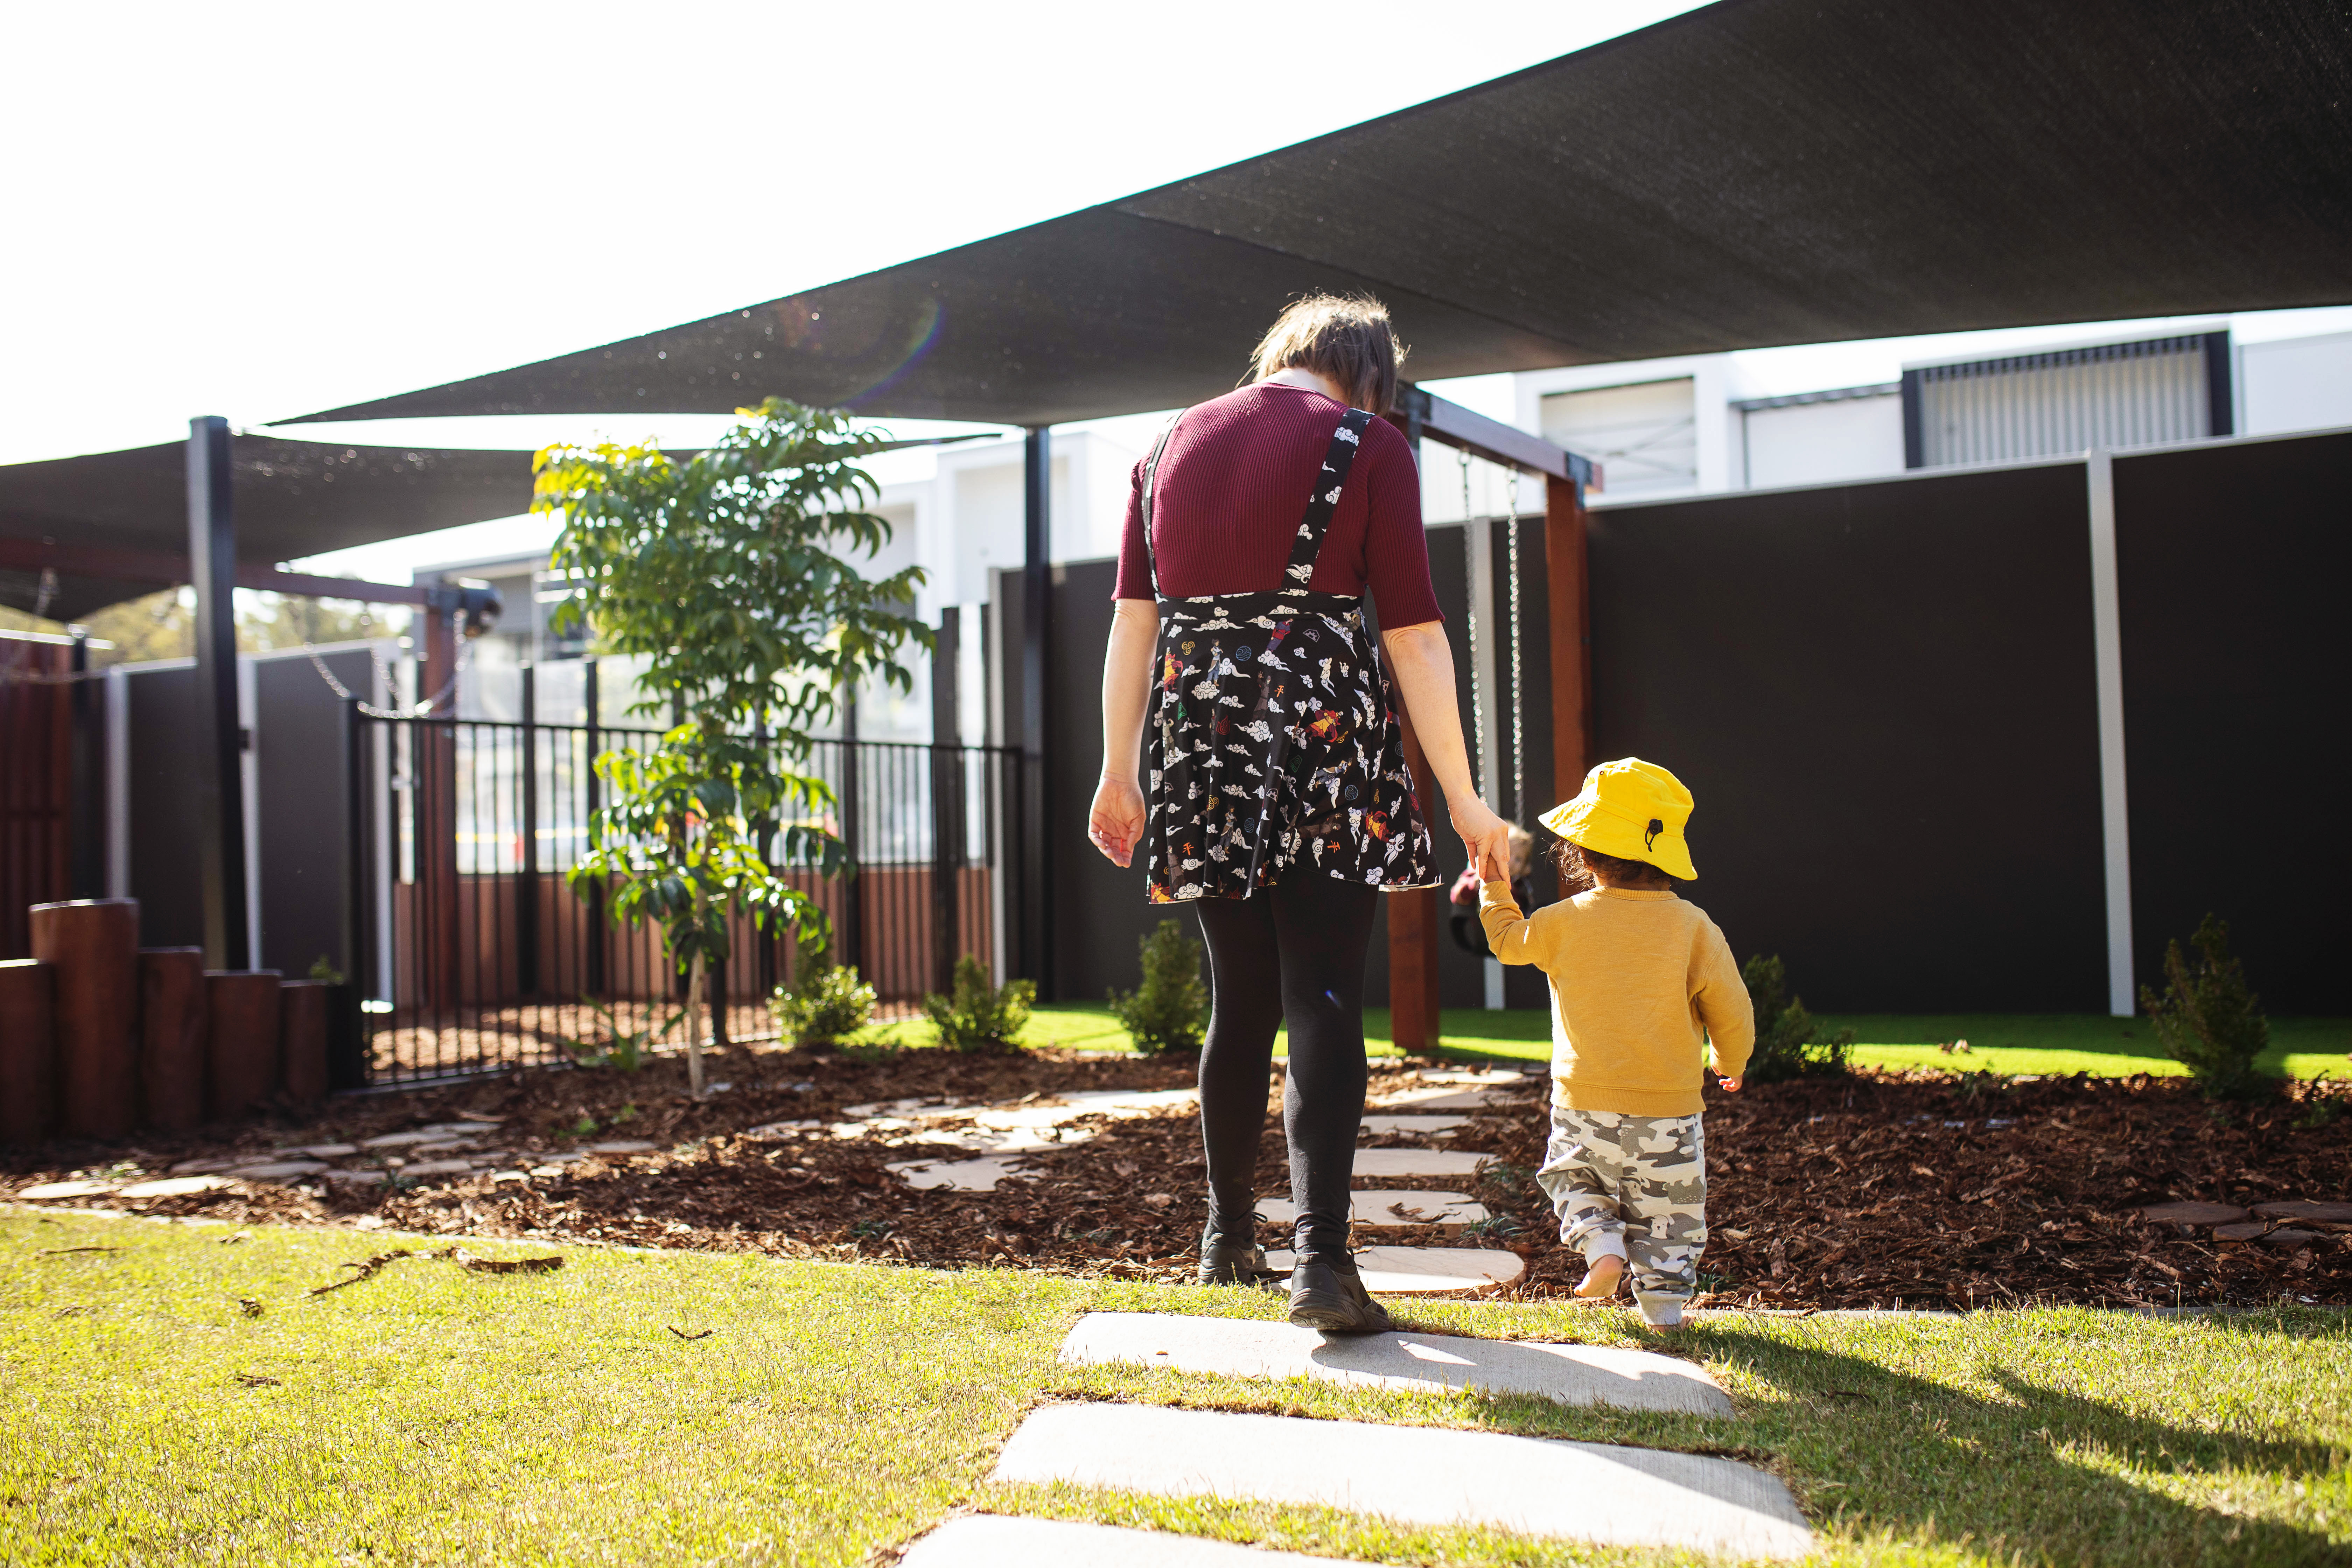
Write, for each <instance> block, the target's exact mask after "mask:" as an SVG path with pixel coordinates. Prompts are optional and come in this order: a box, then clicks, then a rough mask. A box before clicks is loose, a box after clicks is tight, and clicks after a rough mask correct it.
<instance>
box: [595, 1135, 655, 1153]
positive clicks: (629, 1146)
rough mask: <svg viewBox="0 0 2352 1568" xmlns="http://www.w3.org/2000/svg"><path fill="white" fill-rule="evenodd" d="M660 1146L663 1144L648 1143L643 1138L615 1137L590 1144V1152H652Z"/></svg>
mask: <svg viewBox="0 0 2352 1568" xmlns="http://www.w3.org/2000/svg"><path fill="white" fill-rule="evenodd" d="M659 1147H661V1145H659V1144H658V1143H648V1142H646V1141H645V1140H644V1139H642V1138H613V1139H608V1140H606V1141H605V1142H602V1143H591V1144H589V1145H588V1152H590V1153H591V1154H650V1153H652V1152H654V1151H655V1150H656V1149H657V1148H659Z"/></svg>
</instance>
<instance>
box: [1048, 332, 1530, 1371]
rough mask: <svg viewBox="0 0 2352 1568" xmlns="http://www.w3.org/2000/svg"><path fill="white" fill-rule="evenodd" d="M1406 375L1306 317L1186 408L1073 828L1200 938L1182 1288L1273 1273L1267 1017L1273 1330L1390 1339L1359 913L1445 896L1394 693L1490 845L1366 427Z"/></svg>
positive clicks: (1151, 504) (1437, 624) (1148, 486)
mask: <svg viewBox="0 0 2352 1568" xmlns="http://www.w3.org/2000/svg"><path fill="white" fill-rule="evenodd" d="M1402 357H1403V355H1402V351H1400V350H1399V349H1398V348H1397V346H1396V342H1395V339H1394V338H1393V336H1392V335H1391V332H1390V330H1389V321H1388V312H1387V311H1386V310H1385V309H1383V308H1382V307H1381V305H1380V303H1379V302H1378V301H1376V300H1369V299H1358V300H1341V299H1334V298H1331V297H1328V296H1320V297H1316V298H1312V299H1307V300H1300V301H1298V302H1297V303H1296V304H1294V305H1292V306H1291V307H1290V308H1289V309H1288V310H1285V311H1284V312H1283V313H1282V316H1281V319H1280V320H1278V321H1276V322H1275V324H1274V327H1273V329H1272V330H1271V331H1268V332H1267V333H1266V335H1265V341H1264V342H1261V343H1259V345H1258V349H1257V358H1256V367H1255V380H1254V381H1252V382H1251V383H1249V384H1245V385H1244V386H1242V387H1241V388H1239V389H1238V390H1236V391H1234V392H1232V393H1228V394H1227V395H1224V396H1223V397H1220V398H1217V399H1215V400H1214V401H1213V402H1209V403H1204V404H1202V405H1198V406H1197V407H1193V408H1190V409H1187V410H1185V411H1184V412H1183V413H1182V414H1181V415H1180V416H1178V417H1177V419H1176V420H1175V421H1174V422H1173V423H1171V426H1169V429H1168V430H1167V431H1166V432H1165V433H1163V434H1162V435H1161V436H1160V440H1159V443H1158V444H1157V445H1156V446H1155V447H1153V449H1152V452H1151V454H1150V456H1149V457H1147V458H1145V459H1144V460H1143V461H1142V462H1141V463H1139V464H1138V465H1137V466H1136V470H1135V478H1134V488H1133V493H1132V495H1131V497H1130V499H1129V506H1128V520H1127V535H1126V541H1125V543H1124V545H1123V547H1122V549H1121V551H1120V555H1119V573H1118V590H1117V599H1118V603H1117V610H1116V614H1115V616H1114V617H1113V620H1112V622H1111V634H1110V647H1109V650H1108V654H1107V656H1106V658H1105V660H1104V666H1103V771H1102V783H1101V784H1100V785H1099V787H1098V788H1097V790H1096V792H1095V801H1094V812H1093V816H1092V819H1091V821H1090V823H1089V825H1088V837H1091V838H1092V839H1093V840H1094V843H1095V845H1096V847H1097V848H1099V849H1100V850H1101V851H1102V852H1103V853H1104V854H1105V855H1107V856H1108V857H1109V858H1111V859H1112V860H1114V861H1115V862H1117V863H1118V864H1119V865H1121V866H1126V865H1129V864H1131V863H1132V862H1133V859H1134V858H1135V855H1136V853H1137V851H1138V850H1139V849H1140V850H1141V851H1142V853H1143V855H1144V858H1145V860H1146V864H1147V865H1148V866H1149V867H1150V898H1151V899H1152V900H1153V901H1154V902H1189V903H1192V905H1193V907H1194V908H1196V909H1197V910H1199V911H1200V917H1201V931H1202V935H1203V936H1204V937H1205V938H1206V939H1207V941H1208V947H1209V967H1210V977H1211V982H1212V986H1213V998H1214V1000H1213V1006H1212V1009H1211V1013H1210V1018H1209V1035H1208V1040H1207V1043H1206V1045H1205V1046H1204V1047H1203V1048H1202V1053H1201V1141H1202V1147H1203V1149H1204V1151H1205V1152H1206V1155H1207V1160H1208V1173H1209V1222H1208V1227H1207V1229H1206V1230H1205V1231H1204V1232H1203V1234H1202V1238H1201V1279H1202V1283H1204V1284H1233V1283H1247V1282H1251V1281H1254V1280H1255V1279H1259V1278H1261V1277H1264V1276H1265V1275H1267V1274H1268V1273H1269V1270H1267V1268H1266V1267H1265V1253H1264V1252H1263V1251H1261V1250H1260V1249H1259V1247H1258V1246H1257V1242H1256V1237H1255V1227H1254V1220H1255V1215H1254V1214H1253V1212H1252V1211H1253V1206H1254V1205H1255V1202H1256V1188H1255V1173H1256V1165H1257V1154H1258V1140H1259V1137H1260V1134H1261V1132H1262V1131H1263V1128H1264V1123H1265V1085H1266V1074H1267V1071H1268V1068H1269V1067H1270V1066H1271V1063H1272V1059H1273V1055H1274V1037H1275V1031H1276V1028H1277V1027H1278V1026H1280V1025H1281V1024H1282V1023H1283V1022H1284V1021H1285V1020H1287V1021H1288V1023H1289V1026H1290V1070H1289V1073H1288V1075H1287V1077H1286V1083H1285V1087H1284V1091H1283V1127H1284V1131H1286V1133H1287V1135H1288V1138H1289V1143H1290V1187H1291V1197H1292V1200H1293V1201H1294V1203H1295V1204H1296V1205H1297V1262H1296V1265H1295V1267H1294V1268H1293V1269H1292V1271H1291V1276H1290V1321H1292V1322H1294V1323H1298V1324H1302V1325H1305V1326H1308V1327H1313V1328H1318V1329H1327V1330H1337V1331H1362V1332H1370V1331H1377V1330H1381V1329H1385V1328H1387V1327H1388V1326H1389V1319H1388V1314H1387V1313H1386V1312H1385V1311H1384V1310H1381V1307H1380V1306H1379V1305H1378V1304H1377V1303H1375V1302H1374V1301H1373V1300H1371V1298H1370V1296H1369V1295H1367V1294H1366V1293H1365V1290H1364V1286H1363V1281H1362V1279H1360V1278H1359V1276H1358V1274H1357V1272H1356V1268H1355V1265H1354V1263H1353V1261H1352V1260H1351V1259H1350V1258H1349V1254H1348V1204H1349V1179H1350V1178H1351V1176H1352V1175H1353V1174H1354V1168H1355V1156H1356V1132H1357V1128H1358V1124H1359V1122H1360V1121H1361V1119H1362V1116H1363V1109H1364V1080H1365V1072H1364V1026H1363V996H1364V953H1365V950H1366V948H1367V946H1368V945H1369V943H1370V937H1371V929H1372V917H1373V913H1374V910H1375V907H1376V906H1375V900H1376V898H1377V895H1378V894H1379V892H1380V891H1381V889H1397V888H1410V887H1428V886H1431V885H1433V884H1434V883H1435V882H1436V881H1437V879H1438V878H1437V873H1436V870H1435V868H1434V865H1433V858H1432V855H1431V849H1430V842H1429V830H1428V826H1427V823H1426V821H1425V817H1424V812H1425V809H1426V806H1425V803H1423V802H1422V801H1420V800H1419V799H1417V798H1416V797H1415V795H1414V794H1413V790H1412V774H1411V773H1410V772H1409V771H1408V770H1407V769H1406V766H1405V762H1404V747H1403V742H1402V734H1401V732H1400V730H1399V726H1398V723H1397V720H1396V716H1395V705H1396V698H1397V696H1398V695H1399V694H1402V699H1403V702H1404V708H1405V710H1406V712H1407V713H1408V714H1410V715H1411V717H1412V725H1413V729H1414V731H1415V732H1416V733H1417V734H1418V736H1419V738H1420V741H1421V745H1422V750H1423V752H1424V754H1425V755H1426V756H1427V758H1428V761H1429V766H1430V771H1431V772H1432V773H1433V774H1434V775H1435V777H1436V779H1437V782H1438V784H1439V785H1440V787H1442V788H1443V789H1444V791H1445V799H1446V805H1447V809H1448V810H1449V811H1450V812H1451V814H1452V816H1453V820H1454V830H1455V831H1456V832H1457V833H1459V834H1460V835H1461V836H1462V838H1463V842H1464V844H1465V847H1467V849H1468V851H1469V856H1470V862H1471V864H1473V865H1476V864H1478V862H1479V856H1480V855H1481V853H1482V852H1491V853H1493V854H1495V855H1496V857H1497V858H1500V857H1502V856H1504V855H1506V854H1507V832H1508V829H1507V827H1506V826H1505V825H1504V823H1503V822H1502V821H1501V819H1499V818H1498V817H1496V816H1495V814H1494V813H1493V812H1492V811H1489V810H1488V809H1487V808H1486V805H1485V803H1483V802H1482V801H1480V800H1479V799H1478V798H1477V796H1476V795H1475V793H1474V792H1473V790H1472V787H1471V782H1470V767H1469V762H1468V759H1467V757H1466V755H1465V752H1464V749H1463V744H1462V723H1461V718H1460V715H1459V714H1457V713H1456V712H1455V710H1454V656H1453V653H1452V650H1451V649H1450V648H1449V647H1447V645H1446V640H1445V629H1444V623H1443V621H1442V619H1441V618H1440V616H1439V615H1438V611H1437V599H1436V595H1435V592H1434V591H1433V588H1432V587H1431V585H1430V580H1429V547H1428V542H1427V539H1426V537H1425V536H1424V535H1423V531H1422V522H1421V479H1420V474H1419V472H1418V469H1417V468H1416V467H1415V463H1414V455H1413V453H1412V450H1411V448H1410V447H1409V446H1408V444H1407V443H1406V441H1405V438H1404V437H1402V435H1400V434H1399V433H1398V431H1397V430H1396V428H1395V426H1391V425H1390V424H1388V423H1386V422H1385V421H1383V420H1381V419H1379V418H1377V417H1375V416H1378V415H1380V414H1382V413H1385V412H1386V411H1387V410H1388V408H1389V406H1390V405H1391V403H1393V402H1394V400H1395V397H1396V388H1397V366H1398V363H1399V362H1400V361H1401V360H1402ZM1368 590H1369V592H1370V596H1371V599H1372V601H1373V604H1374V605H1375V606H1376V608H1377V609H1378V612H1379V617H1380V621H1381V637H1380V642H1381V649H1384V650H1385V652H1386V654H1387V658H1386V661H1385V668H1383V665H1382V660H1381V657H1380V650H1376V649H1375V648H1374V647H1372V642H1371V638H1370V635H1369V631H1368V628H1367V626H1366V624H1365V618H1364V604H1363V595H1365V594H1366V592H1367V591H1368ZM1147 717H1148V718H1149V720H1150V725H1149V731H1148V733H1147V726H1146V721H1147ZM1147 750H1148V752H1149V763H1148V771H1139V770H1140V769H1141V754H1142V753H1143V752H1146V751H1147ZM1147 783H1148V784H1149V787H1150V800H1149V803H1148V804H1147V801H1146V795H1145V784H1147Z"/></svg>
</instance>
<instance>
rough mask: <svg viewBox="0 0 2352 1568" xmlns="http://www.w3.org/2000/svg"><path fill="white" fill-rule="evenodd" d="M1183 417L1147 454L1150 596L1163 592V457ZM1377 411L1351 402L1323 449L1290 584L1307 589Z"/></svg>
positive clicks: (1287, 572)
mask: <svg viewBox="0 0 2352 1568" xmlns="http://www.w3.org/2000/svg"><path fill="white" fill-rule="evenodd" d="M1183 417H1184V414H1183V412H1182V411H1180V412H1179V413H1178V414H1177V416H1176V417H1175V418H1174V419H1171V420H1170V421H1168V427H1167V428H1166V429H1164V430H1162V431H1160V439H1159V440H1157V441H1155V442H1153V443H1152V445H1151V455H1150V457H1148V458H1144V459H1143V500H1142V511H1143V563H1144V566H1145V567H1146V569H1147V570H1149V572H1150V575H1151V596H1152V597H1153V598H1155V599H1157V598H1160V597H1161V596H1162V595H1160V560H1159V555H1158V552H1155V551H1154V550H1153V549H1152V548H1151V501H1152V492H1153V490H1154V489H1155V488H1156V486H1157V484H1158V481H1159V478H1160V457H1161V455H1162V454H1164V453H1165V452H1166V451H1167V450H1168V438H1169V437H1171V436H1173V435H1175V434H1176V426H1177V423H1178V421H1180V420H1181V419H1182V418H1183ZM1371 422H1372V416H1370V414H1367V413H1366V412H1364V410H1362V409H1360V408H1350V409H1349V410H1348V412H1347V413H1346V414H1344V415H1342V416H1340V418H1339V428H1338V429H1336V430H1334V431H1332V432H1331V446H1330V449H1329V450H1328V451H1327V452H1325V453H1324V454H1323V467H1322V468H1321V469H1320V471H1318V473H1317V474H1316V476H1315V489H1314V493H1312V494H1311V495H1309V496H1308V497H1307V515H1306V516H1305V517H1303V518H1301V519H1300V520H1299V522H1298V532H1297V536H1296V537H1294V538H1293V539H1292V540H1291V542H1290V563H1289V564H1288V565H1287V566H1286V567H1284V568H1283V578H1284V582H1283V584H1282V586H1283V587H1284V588H1285V589H1288V590H1292V591H1297V590H1302V589H1304V588H1305V587H1306V586H1307V584H1308V583H1309V582H1310V581H1312V580H1313V578H1314V576H1315V563H1316V560H1317V559H1318V557H1319V556H1321V554H1322V553H1323V540H1324V537H1325V536H1326V535H1327V534H1328V533H1329V532H1330V531H1331V517H1332V514H1333V513H1334V512H1336V511H1338V510H1339V492H1340V491H1341V490H1342V489H1346V488H1347V484H1348V471H1349V469H1350V468H1354V467H1355V466H1356V453H1357V451H1358V450H1359V449H1360V447H1362V446H1363V440H1364V430H1365V428H1366V426H1370V424H1371Z"/></svg>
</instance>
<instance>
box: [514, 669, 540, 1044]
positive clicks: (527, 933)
mask: <svg viewBox="0 0 2352 1568" xmlns="http://www.w3.org/2000/svg"><path fill="white" fill-rule="evenodd" d="M518 860H519V861H520V865H519V867H518V871H519V873H520V874H519V875H518V876H517V878H516V883H515V989H516V991H517V992H519V993H520V994H521V995H522V996H524V997H525V998H529V999H534V1000H535V999H536V998H537V997H538V995H539V669H538V667H537V666H536V665H534V664H531V663H530V662H529V661H525V663H524V664H523V667H522V852H521V854H520V856H519V857H518Z"/></svg>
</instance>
